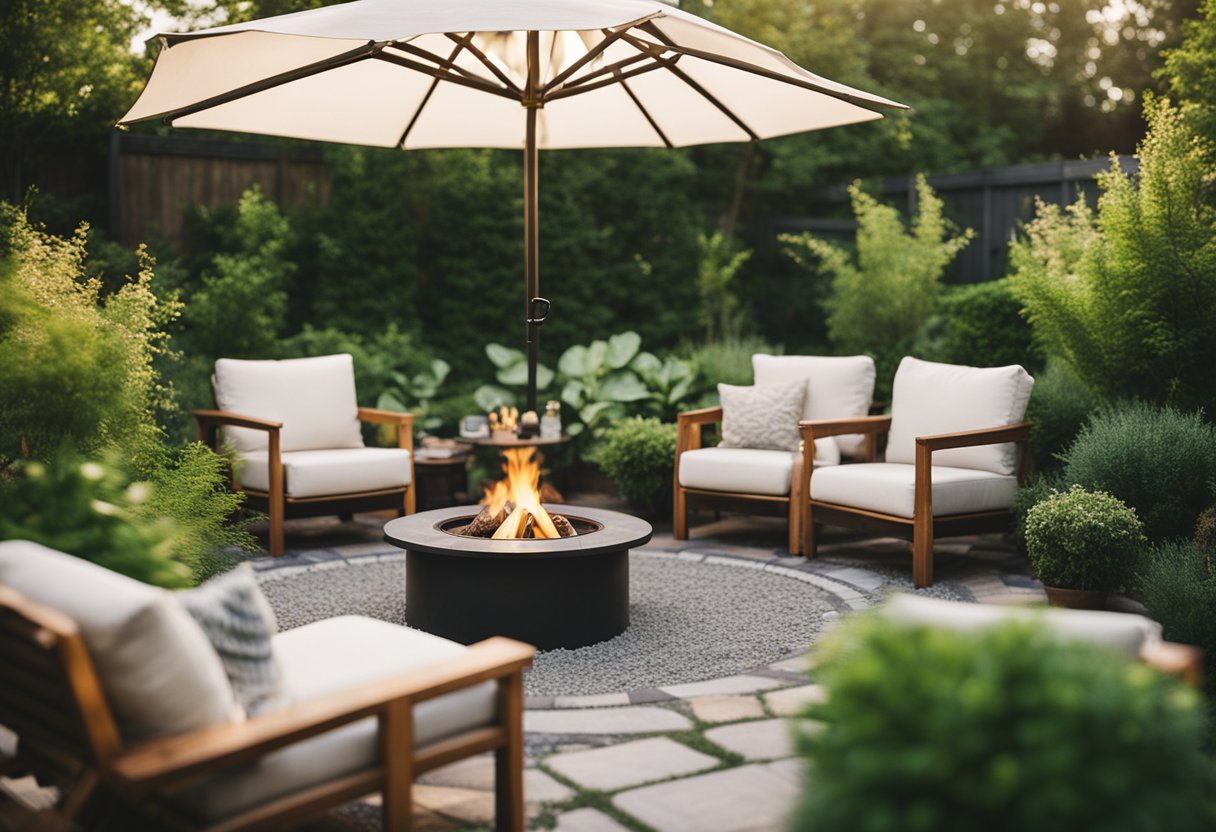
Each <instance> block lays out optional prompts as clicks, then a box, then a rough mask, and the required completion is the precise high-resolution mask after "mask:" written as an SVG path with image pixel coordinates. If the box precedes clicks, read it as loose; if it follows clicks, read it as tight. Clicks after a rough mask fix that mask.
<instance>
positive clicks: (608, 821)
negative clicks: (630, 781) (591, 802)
mask: <svg viewBox="0 0 1216 832" xmlns="http://www.w3.org/2000/svg"><path fill="white" fill-rule="evenodd" d="M553 832H629V830H628V829H626V828H625V827H624V826H621V825H620V824H619V823H617V822H616V821H615V820H613V819H612V818H610V817H608V816H607V815H605V814H604V813H603V812H600V811H598V810H596V809H575V810H574V811H573V812H565V813H564V814H561V815H558V816H557V826H555V827H553Z"/></svg>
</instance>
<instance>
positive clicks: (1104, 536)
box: [1025, 485, 1147, 609]
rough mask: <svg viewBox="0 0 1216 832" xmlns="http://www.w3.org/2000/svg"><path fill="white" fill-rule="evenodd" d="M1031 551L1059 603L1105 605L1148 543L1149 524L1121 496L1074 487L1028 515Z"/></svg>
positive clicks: (1037, 571) (1049, 597)
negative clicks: (1146, 529)
mask: <svg viewBox="0 0 1216 832" xmlns="http://www.w3.org/2000/svg"><path fill="white" fill-rule="evenodd" d="M1025 534H1026V554H1027V555H1029V557H1030V563H1031V564H1032V565H1033V566H1034V571H1035V574H1036V575H1038V578H1039V580H1040V581H1042V582H1043V588H1044V590H1046V592H1047V601H1048V603H1050V604H1052V605H1053V606H1057V607H1075V608H1078V609H1101V608H1102V607H1103V606H1104V605H1105V602H1106V596H1107V594H1108V593H1109V592H1111V591H1112V590H1115V589H1118V588H1119V587H1121V586H1123V585H1124V584H1125V583H1126V581H1127V580H1128V578H1129V577H1130V574H1131V570H1132V566H1133V564H1134V562H1135V560H1136V557H1137V556H1138V555H1139V553H1140V551H1141V549H1142V548H1143V547H1144V546H1145V544H1146V543H1147V540H1146V538H1145V536H1144V526H1143V524H1142V523H1141V522H1140V518H1139V517H1137V516H1136V511H1135V509H1132V508H1129V507H1128V506H1127V505H1125V504H1124V503H1123V502H1122V501H1120V500H1119V499H1118V498H1117V497H1114V496H1112V495H1110V494H1107V493H1106V492H1104V491H1087V490H1085V489H1084V488H1082V487H1081V486H1079V485H1074V486H1073V487H1072V488H1070V489H1069V490H1068V491H1053V492H1052V493H1051V495H1050V496H1049V497H1047V498H1046V499H1045V500H1042V501H1040V502H1038V503H1036V504H1035V505H1034V506H1033V507H1032V508H1031V509H1030V511H1029V512H1027V514H1026V533H1025Z"/></svg>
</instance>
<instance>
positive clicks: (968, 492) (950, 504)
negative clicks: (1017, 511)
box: [811, 462, 1018, 518]
mask: <svg viewBox="0 0 1216 832" xmlns="http://www.w3.org/2000/svg"><path fill="white" fill-rule="evenodd" d="M932 477H933V516H934V517H943V516H946V515H950V514H969V513H971V512H975V511H1000V510H1003V509H1008V508H1011V507H1012V506H1013V495H1014V493H1015V492H1016V491H1017V490H1018V480H1017V477H1011V476H1005V475H1003V474H993V473H992V472H991V471H977V470H975V469H973V468H947V467H943V466H940V465H934V466H933V474H932ZM915 486H916V469H915V466H912V465H903V464H900V463H894V462H857V463H853V464H852V465H837V466H834V467H828V468H818V469H816V470H815V474H814V475H813V476H812V477H811V499H812V500H820V501H822V502H825V503H835V504H837V505H842V506H850V507H852V508H863V509H868V510H870V511H877V512H881V513H882V514H891V515H894V516H896V517H909V518H910V517H912V516H913V496H914V492H915Z"/></svg>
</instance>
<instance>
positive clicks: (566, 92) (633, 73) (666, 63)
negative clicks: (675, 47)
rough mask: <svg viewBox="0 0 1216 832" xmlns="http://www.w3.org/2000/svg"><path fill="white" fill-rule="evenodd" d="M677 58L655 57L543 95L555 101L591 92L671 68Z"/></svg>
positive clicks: (546, 99) (546, 98)
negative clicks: (629, 68) (631, 66)
mask: <svg viewBox="0 0 1216 832" xmlns="http://www.w3.org/2000/svg"><path fill="white" fill-rule="evenodd" d="M677 58H679V56H678V55H677V56H676V58H671V59H667V58H656V59H655V63H652V64H646V65H645V66H642V67H638V68H637V69H631V70H629V71H628V72H622V73H621V74H620V75H617V76H616V77H614V78H605V79H604V80H602V81H595V82H592V83H588V84H584V83H581V82H580V83H579V85H578V86H573V87H572V86H566V87H562V88H561V89H560V90H555V91H554V92H551V93H549V95H547V96H546V97H545V101H556V100H557V99H559V98H569V97H570V96H572V95H580V94H582V93H585V92H591V91H592V90H598V89H600V88H602V87H608V86H611V85H613V84H616V83H618V82H620V81H627V80H628V79H630V78H635V77H637V76H638V75H645V74H646V73H647V72H654V71H655V70H656V69H664V68H666V69H671V68H672V67H673V66H674V65H675V62H676V59H677Z"/></svg>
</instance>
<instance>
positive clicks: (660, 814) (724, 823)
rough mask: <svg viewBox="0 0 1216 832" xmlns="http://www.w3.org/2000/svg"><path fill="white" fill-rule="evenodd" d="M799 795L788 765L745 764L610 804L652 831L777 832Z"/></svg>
mask: <svg viewBox="0 0 1216 832" xmlns="http://www.w3.org/2000/svg"><path fill="white" fill-rule="evenodd" d="M801 792H802V788H801V786H800V785H799V784H797V783H795V782H793V781H792V780H791V778H790V777H789V774H788V766H785V767H782V768H778V769H774V768H773V767H771V766H765V765H746V766H740V767H739V768H732V769H727V770H725V771H715V772H711V773H710V774H702V775H698V776H696V777H688V778H685V779H683V780H673V781H671V782H670V783H657V784H655V785H653V786H643V787H641V788H639V789H631V790H630V791H627V792H622V793H621V794H618V795H617V796H616V797H614V798H613V799H612V802H613V804H614V805H615V806H616V807H617V808H618V809H620V810H621V811H622V812H625V813H627V814H629V815H632V816H633V817H635V818H637V819H638V820H640V821H641V822H642V823H644V824H646V825H647V826H649V827H651V828H653V829H655V830H656V832H709V831H710V830H712V831H713V832H760V830H770V829H771V830H774V832H776V830H781V829H784V825H785V818H786V816H787V815H788V814H789V812H790V810H791V809H792V808H793V806H794V804H795V803H796V802H797V800H798V797H799V795H800V794H801Z"/></svg>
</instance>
